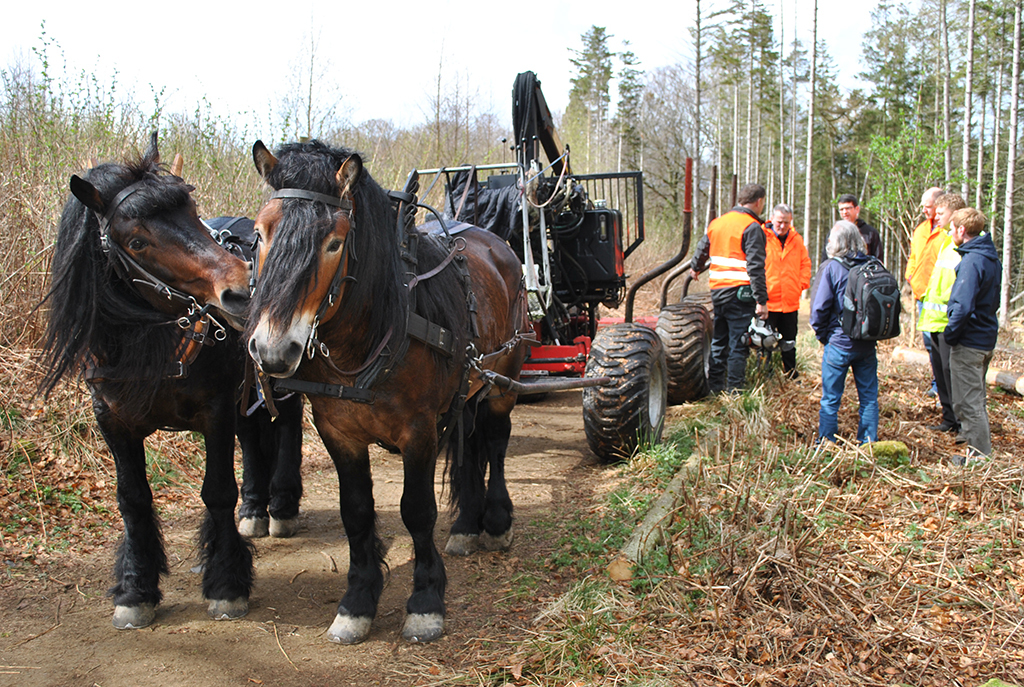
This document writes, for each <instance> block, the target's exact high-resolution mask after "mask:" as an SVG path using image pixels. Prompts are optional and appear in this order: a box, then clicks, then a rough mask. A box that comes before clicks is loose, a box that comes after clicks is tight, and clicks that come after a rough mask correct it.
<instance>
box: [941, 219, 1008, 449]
mask: <svg viewBox="0 0 1024 687" xmlns="http://www.w3.org/2000/svg"><path fill="white" fill-rule="evenodd" d="M950 226H951V227H952V229H951V236H952V238H953V243H955V244H956V246H957V248H956V252H957V253H959V254H960V264H959V265H957V267H956V281H954V282H953V290H952V292H951V293H950V294H949V303H948V304H947V307H946V314H947V315H948V316H949V323H948V324H947V325H946V329H945V331H944V332H943V333H942V334H943V336H944V337H945V339H946V342H947V343H948V344H949V345H950V347H951V350H950V354H949V378H950V386H951V387H952V388H951V389H950V392H951V393H950V396H951V397H952V401H953V410H954V412H955V413H956V415H957V417H958V418H960V436H959V438H962V439H964V443H966V444H967V446H968V450H967V455H968V456H971V455H983V456H987V455H989V454H990V453H991V452H992V439H991V436H990V434H989V426H988V410H987V409H986V408H985V400H986V399H985V373H986V372H988V364H989V362H990V361H991V360H992V351H993V350H994V349H995V347H996V338H997V337H998V335H999V321H998V320H997V319H996V310H997V309H998V308H999V289H1000V287H1001V286H1002V275H1003V268H1002V264H1001V263H1000V262H999V254H998V253H996V247H995V244H993V243H992V236H991V235H990V234H984V235H982V233H983V232H984V230H985V215H983V214H981V213H980V212H978V211H977V210H975V209H974V208H964V209H962V210H957V211H956V212H955V213H953V217H952V218H951V219H950ZM959 438H958V439H959ZM956 462H962V461H961V460H957V461H956Z"/></svg>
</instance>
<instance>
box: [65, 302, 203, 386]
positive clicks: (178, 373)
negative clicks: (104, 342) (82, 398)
mask: <svg viewBox="0 0 1024 687" xmlns="http://www.w3.org/2000/svg"><path fill="white" fill-rule="evenodd" d="M210 326H211V325H210V320H209V317H203V318H202V319H199V320H197V321H195V322H194V323H192V325H191V326H190V327H189V328H188V329H186V330H185V331H184V332H183V333H182V335H181V341H180V342H179V343H178V346H177V348H176V349H175V351H174V357H173V360H172V361H171V362H170V363H168V364H167V367H165V368H164V375H163V376H164V378H165V379H186V378H188V374H189V371H190V369H191V367H192V364H193V363H194V362H195V361H196V358H198V357H199V352H200V351H202V350H203V346H212V345H213V344H214V342H215V337H213V336H210V335H209V331H210ZM84 368H85V369H84V370H83V372H82V376H83V377H84V378H85V381H86V382H88V383H90V384H98V383H100V382H114V381H118V382H124V381H129V380H128V379H126V378H123V377H113V376H111V375H113V374H114V368H113V367H109V366H104V365H100V364H99V361H97V360H96V359H95V358H90V359H89V361H88V362H86V363H85V366H84Z"/></svg>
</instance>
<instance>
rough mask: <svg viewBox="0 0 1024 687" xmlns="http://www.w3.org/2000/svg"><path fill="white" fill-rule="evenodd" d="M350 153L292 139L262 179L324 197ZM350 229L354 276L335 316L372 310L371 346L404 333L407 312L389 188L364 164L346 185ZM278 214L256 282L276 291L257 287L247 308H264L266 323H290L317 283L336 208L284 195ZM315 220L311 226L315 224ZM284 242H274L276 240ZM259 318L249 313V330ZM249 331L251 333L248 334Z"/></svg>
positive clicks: (333, 191) (331, 192)
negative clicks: (390, 333) (349, 186)
mask: <svg viewBox="0 0 1024 687" xmlns="http://www.w3.org/2000/svg"><path fill="white" fill-rule="evenodd" d="M353 152H354V151H351V150H348V149H346V148H333V147H330V146H327V145H326V144H324V143H322V142H320V141H317V140H313V141H309V142H306V143H290V144H286V145H283V146H281V147H280V148H278V149H277V150H276V151H275V153H274V154H275V156H276V157H277V159H278V162H277V164H276V165H275V166H274V169H273V170H271V172H270V174H269V175H268V177H267V183H268V184H270V186H271V187H272V188H274V189H277V190H280V189H283V188H299V189H303V190H306V191H314V192H316V193H323V194H325V195H332V196H336V195H338V193H339V189H338V186H337V180H336V175H337V172H338V170H339V169H340V168H341V166H342V164H343V163H344V161H345V160H346V159H348V158H349V157H350V156H351V155H352V154H353ZM351 192H352V201H353V207H354V209H353V215H352V216H353V227H354V234H353V235H352V236H351V237H350V238H349V239H348V240H349V241H350V244H349V259H350V260H351V262H350V263H349V264H350V272H349V274H350V276H352V277H354V279H355V281H351V282H349V283H348V284H347V285H346V287H345V296H344V297H343V298H342V302H341V306H340V310H339V311H338V313H337V314H336V315H335V317H336V318H338V319H339V320H342V321H351V320H352V318H356V317H361V316H364V315H365V312H366V311H367V310H369V311H370V314H371V322H369V326H370V331H369V332H368V334H367V336H368V338H369V339H370V341H371V342H372V343H376V342H377V341H379V340H380V339H381V338H382V337H383V336H384V335H385V334H386V332H387V331H388V329H393V330H395V334H398V335H404V331H405V312H404V310H403V306H402V303H403V298H404V296H403V295H402V294H401V293H400V292H401V290H402V289H403V288H404V287H403V286H402V284H401V281H400V279H401V270H402V267H401V265H400V258H399V252H398V247H397V245H396V238H395V237H396V231H395V227H394V212H393V210H392V208H391V201H390V199H389V198H388V196H387V193H386V192H385V191H384V190H383V189H382V188H381V187H380V186H379V185H378V184H377V183H376V182H375V181H374V180H373V178H372V177H371V176H370V175H369V173H367V172H366V170H365V169H364V170H363V172H362V174H361V175H360V177H359V179H358V181H357V183H356V184H355V186H354V187H353V188H352V189H351ZM282 204H283V205H282V218H281V220H280V221H279V222H278V224H277V226H276V227H275V228H274V239H273V241H274V246H273V248H272V249H271V251H270V253H271V255H270V257H268V259H267V261H266V264H265V265H264V266H263V268H262V270H263V271H262V273H261V274H260V277H259V278H260V282H261V283H270V284H273V285H274V286H273V294H270V293H261V290H260V289H258V290H257V294H256V298H255V299H254V301H253V304H252V308H253V310H252V312H258V313H266V314H267V315H268V317H269V320H270V323H271V324H272V325H277V326H287V325H288V324H289V323H290V322H291V318H292V316H293V315H294V313H295V312H296V310H297V308H298V307H299V305H300V303H301V301H302V299H303V298H304V297H305V294H306V293H307V292H308V289H309V288H312V286H310V285H312V284H314V282H313V279H314V278H315V275H316V273H317V267H318V264H319V263H318V259H319V255H320V245H321V243H322V242H323V240H324V238H325V236H326V235H327V233H328V232H329V231H330V229H331V227H332V224H331V223H330V221H325V218H326V217H327V216H330V217H334V213H335V212H336V210H335V209H334V208H331V209H330V210H328V209H327V208H326V206H324V205H323V204H320V203H311V202H309V201H305V200H296V199H283V200H282ZM314 225H315V226H314ZM283 238H284V239H285V242H284V243H281V244H279V243H278V242H279V241H280V240H281V239H283ZM255 319H256V318H252V317H251V318H250V320H249V327H250V329H253V328H255V326H256V324H257V323H256V322H254V320H255ZM251 334H252V332H251V331H249V332H248V334H247V336H248V335H251Z"/></svg>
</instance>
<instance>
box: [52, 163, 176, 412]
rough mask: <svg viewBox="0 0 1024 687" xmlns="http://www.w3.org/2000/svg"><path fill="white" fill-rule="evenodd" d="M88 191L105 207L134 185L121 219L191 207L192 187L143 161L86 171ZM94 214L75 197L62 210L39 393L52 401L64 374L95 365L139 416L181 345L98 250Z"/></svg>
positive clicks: (111, 260) (173, 328)
mask: <svg viewBox="0 0 1024 687" xmlns="http://www.w3.org/2000/svg"><path fill="white" fill-rule="evenodd" d="M84 179H85V180H86V181H88V182H89V183H91V184H92V185H93V186H94V187H95V188H96V190H97V192H98V193H99V194H100V197H101V198H102V199H103V202H104V203H105V204H106V205H107V206H108V207H109V205H110V203H111V202H112V201H113V199H114V197H115V196H116V195H117V194H118V193H120V191H121V190H122V189H124V188H125V187H127V186H129V185H131V184H134V183H136V182H140V181H141V182H143V183H144V186H143V187H142V188H141V189H140V190H139V191H137V192H136V193H134V194H132V195H131V196H129V197H128V198H127V199H125V200H124V202H122V203H121V204H120V205H119V206H118V213H119V214H120V215H122V216H126V217H130V218H146V217H152V216H155V215H158V214H160V213H163V212H166V211H169V210H173V209H175V208H178V207H181V206H183V205H185V204H187V203H188V202H189V194H190V192H191V190H192V188H191V187H190V186H188V185H187V184H185V183H184V182H182V181H181V180H180V179H178V178H177V177H173V176H170V175H168V174H167V173H166V171H165V169H164V168H163V167H162V166H161V165H159V164H158V163H157V161H156V159H155V155H154V154H152V153H148V154H147V155H144V156H142V157H140V158H139V159H137V160H135V161H132V162H129V163H127V164H117V163H106V164H102V165H99V166H97V167H94V168H93V169H91V170H89V172H88V173H87V174H86V175H85V177H84ZM99 227H100V225H99V220H98V219H97V217H96V215H95V213H94V212H93V211H92V210H90V209H89V208H87V207H86V206H85V205H83V204H82V202H81V201H79V200H78V199H77V198H76V197H74V196H73V195H72V196H70V197H69V198H68V200H67V202H66V203H65V205H64V210H63V213H62V214H61V220H60V227H59V229H58V234H57V244H56V247H55V249H54V256H53V266H52V281H51V284H50V291H49V293H48V294H47V295H46V298H44V300H43V303H47V302H49V306H50V316H49V321H48V324H47V330H46V337H45V339H44V343H43V354H44V356H43V366H44V369H45V371H46V372H45V376H44V377H43V380H42V382H41V383H40V391H42V392H43V393H45V394H49V393H50V392H51V391H52V390H53V388H54V387H55V386H56V385H57V383H58V382H60V380H61V379H62V378H63V377H64V376H66V375H67V374H69V373H75V372H78V371H79V370H80V368H81V365H82V364H83V363H84V362H90V359H93V358H94V359H96V360H98V361H99V362H100V364H102V365H103V366H104V369H105V370H106V371H107V374H109V377H110V378H112V379H120V380H130V381H124V382H121V383H120V386H121V387H122V388H121V389H118V390H117V396H118V397H119V399H120V400H121V401H123V402H124V403H125V406H126V407H135V408H137V409H138V410H139V412H140V413H144V412H145V409H146V408H148V406H149V403H150V402H151V400H152V396H153V394H154V393H155V391H156V384H155V383H148V384H147V383H146V382H147V381H149V382H157V381H159V379H161V378H162V377H163V375H164V371H165V368H166V366H167V364H168V363H169V362H170V358H171V356H172V355H173V352H174V347H175V345H176V344H177V342H178V341H180V330H178V328H177V327H176V326H174V325H168V319H169V318H168V316H167V315H166V314H162V313H159V312H157V311H156V310H154V309H153V308H152V306H150V305H149V304H147V303H146V302H145V301H144V300H143V299H142V297H141V296H139V295H138V293H137V292H136V291H135V290H134V289H133V288H132V286H131V285H130V284H128V283H127V282H126V281H125V280H124V279H123V278H122V277H120V276H118V275H117V274H116V272H115V264H114V258H113V255H112V254H104V252H103V250H102V249H101V246H100V228H99Z"/></svg>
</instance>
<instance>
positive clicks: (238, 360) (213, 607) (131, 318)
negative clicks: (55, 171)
mask: <svg viewBox="0 0 1024 687" xmlns="http://www.w3.org/2000/svg"><path fill="white" fill-rule="evenodd" d="M156 142H157V141H156V134H155V133H154V134H153V136H152V140H151V143H150V146H149V149H148V150H147V152H146V153H145V154H144V155H143V156H142V157H141V158H140V159H139V160H137V161H134V162H131V163H128V164H115V163H107V164H102V165H99V166H96V167H94V168H93V169H91V170H89V171H88V173H87V174H86V175H85V176H84V178H79V177H78V176H72V177H71V184H70V185H71V194H72V195H71V197H69V198H68V200H67V203H66V204H65V206H64V210H63V214H62V216H61V222H60V227H59V231H58V236H57V245H56V249H55V252H54V257H53V267H52V282H51V289H50V292H49V294H48V295H47V299H48V301H49V304H50V316H49V322H48V326H47V332H46V338H45V342H44V361H43V362H44V367H45V370H46V374H45V377H44V379H43V381H42V383H41V391H43V392H44V393H46V394H49V392H51V391H52V390H53V388H54V387H55V386H56V384H57V383H58V382H59V381H60V380H61V379H62V378H64V377H66V376H74V375H77V374H79V373H81V374H83V376H84V378H85V380H86V382H87V384H88V387H89V391H90V393H91V395H92V404H93V411H94V413H95V416H96V422H97V424H98V425H99V429H100V432H101V433H102V435H103V438H104V439H105V440H106V442H107V446H108V447H109V448H110V452H111V454H112V455H113V457H114V462H115V466H116V471H117V504H118V509H119V510H120V512H121V517H122V520H123V523H124V537H123V540H122V542H121V545H120V547H119V549H118V551H117V557H116V562H115V566H114V577H115V584H114V586H113V588H112V589H111V595H112V596H113V601H114V606H115V608H114V620H113V622H114V626H115V627H117V628H119V629H127V628H138V627H144V626H146V625H149V624H150V623H151V622H152V621H153V619H154V618H155V616H156V606H157V604H158V603H159V602H160V600H161V592H160V588H159V581H160V575H161V574H166V573H167V557H166V554H165V552H164V546H163V538H162V535H161V532H160V526H159V522H158V519H157V517H156V514H155V512H154V510H153V497H152V492H151V490H150V488H149V484H148V482H147V478H146V455H145V450H144V447H143V441H144V439H145V438H146V437H148V436H149V435H150V434H152V433H153V432H155V431H156V430H158V429H174V430H192V431H195V432H199V433H201V434H202V435H203V437H204V438H205V443H206V471H205V475H204V478H203V486H202V498H203V502H204V504H205V505H206V516H205V519H204V522H203V524H202V527H201V531H200V539H199V552H200V558H201V560H202V563H203V585H202V588H203V596H204V597H205V598H206V599H208V600H209V613H210V615H211V616H213V617H214V618H218V619H222V618H229V619H230V618H237V617H241V616H243V615H245V613H246V612H247V611H248V599H249V593H250V590H251V587H252V581H253V566H252V552H251V545H250V544H249V543H248V542H247V541H246V540H245V539H244V538H243V537H241V536H240V535H239V533H238V530H237V528H236V526H235V520H234V509H235V505H236V502H237V500H238V489H237V487H236V484H235V475H234V447H235V429H236V417H237V415H238V413H237V410H236V392H237V390H238V389H239V386H240V384H241V381H242V374H243V372H242V371H243V361H244V358H243V356H244V350H243V349H242V347H241V346H240V344H239V342H238V337H237V334H236V333H235V332H234V331H233V330H231V329H229V328H225V327H223V326H221V325H220V323H219V320H224V321H226V322H228V323H229V324H232V325H234V326H235V327H236V328H239V329H240V328H241V326H242V318H243V317H244V316H245V314H246V311H247V306H248V301H249V278H250V269H249V264H248V263H247V262H246V261H244V260H243V259H241V258H240V257H238V256H235V255H233V254H232V253H230V252H229V251H227V250H226V249H225V248H224V247H223V246H221V245H220V244H219V243H218V242H217V241H216V240H214V238H213V237H212V235H211V234H210V233H209V232H208V231H207V229H206V228H205V227H204V225H203V223H202V222H201V220H200V219H199V217H198V215H197V213H196V207H195V204H194V202H193V201H192V198H191V195H190V194H191V191H192V187H191V186H188V185H187V184H185V183H184V182H183V181H182V180H181V179H180V178H179V177H177V176H175V175H173V174H169V173H167V171H166V169H165V168H164V167H163V166H161V165H160V164H159V161H160V156H159V152H158V150H157V145H156Z"/></svg>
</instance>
